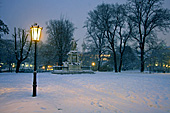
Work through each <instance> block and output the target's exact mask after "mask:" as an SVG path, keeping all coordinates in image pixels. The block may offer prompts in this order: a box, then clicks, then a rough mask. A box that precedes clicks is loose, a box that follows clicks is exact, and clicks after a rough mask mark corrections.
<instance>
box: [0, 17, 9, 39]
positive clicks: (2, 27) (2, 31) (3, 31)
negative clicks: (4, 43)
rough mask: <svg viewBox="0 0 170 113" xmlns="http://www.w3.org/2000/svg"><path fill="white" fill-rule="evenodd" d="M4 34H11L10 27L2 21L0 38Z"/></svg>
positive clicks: (0, 21)
mask: <svg viewBox="0 0 170 113" xmlns="http://www.w3.org/2000/svg"><path fill="white" fill-rule="evenodd" d="M3 34H9V29H8V26H7V25H6V24H5V23H4V22H3V21H2V20H1V19H0V38H1V37H2V35H3Z"/></svg>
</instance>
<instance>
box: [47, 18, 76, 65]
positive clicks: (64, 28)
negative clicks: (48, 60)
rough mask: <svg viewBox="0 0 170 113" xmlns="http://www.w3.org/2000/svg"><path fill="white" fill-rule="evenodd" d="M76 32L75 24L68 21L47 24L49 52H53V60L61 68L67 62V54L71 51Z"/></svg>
mask: <svg viewBox="0 0 170 113" xmlns="http://www.w3.org/2000/svg"><path fill="white" fill-rule="evenodd" d="M74 30H75V27H74V25H73V23H72V22H70V21H69V20H67V19H63V18H61V19H60V20H50V21H49V22H48V23H47V34H48V42H47V43H48V44H49V45H50V48H49V49H50V50H49V51H52V52H53V55H52V57H53V60H56V61H58V65H60V66H61V65H62V62H63V61H65V60H66V56H67V53H68V52H69V51H70V49H71V40H72V37H73V32H74Z"/></svg>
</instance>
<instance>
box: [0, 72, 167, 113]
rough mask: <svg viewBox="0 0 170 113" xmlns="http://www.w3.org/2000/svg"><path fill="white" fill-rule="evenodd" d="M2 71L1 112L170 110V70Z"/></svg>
mask: <svg viewBox="0 0 170 113" xmlns="http://www.w3.org/2000/svg"><path fill="white" fill-rule="evenodd" d="M32 76H33V74H32V73H18V74H16V73H0V113H37V112H40V113H170V74H148V73H139V72H122V73H114V72H95V74H65V75H60V74H51V73H38V76H37V79H38V87H37V90H38V94H37V96H36V97H32Z"/></svg>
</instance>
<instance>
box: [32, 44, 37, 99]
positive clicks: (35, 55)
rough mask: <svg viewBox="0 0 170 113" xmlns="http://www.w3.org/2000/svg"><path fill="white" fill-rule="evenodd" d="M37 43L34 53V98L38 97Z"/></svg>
mask: <svg viewBox="0 0 170 113" xmlns="http://www.w3.org/2000/svg"><path fill="white" fill-rule="evenodd" d="M36 60H37V41H35V53H34V73H33V75H34V77H33V95H32V96H33V97H35V96H37V95H36V88H37V81H36V75H37V62H36Z"/></svg>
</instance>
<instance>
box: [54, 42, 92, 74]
mask: <svg viewBox="0 0 170 113" xmlns="http://www.w3.org/2000/svg"><path fill="white" fill-rule="evenodd" d="M67 55H68V58H67V61H66V62H63V66H53V72H52V73H54V74H81V73H91V74H92V73H94V72H93V71H92V70H91V69H90V66H89V67H83V66H82V63H81V61H80V59H79V52H78V51H77V42H76V41H75V40H74V39H72V41H71V50H70V51H69V52H68V54H67Z"/></svg>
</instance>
